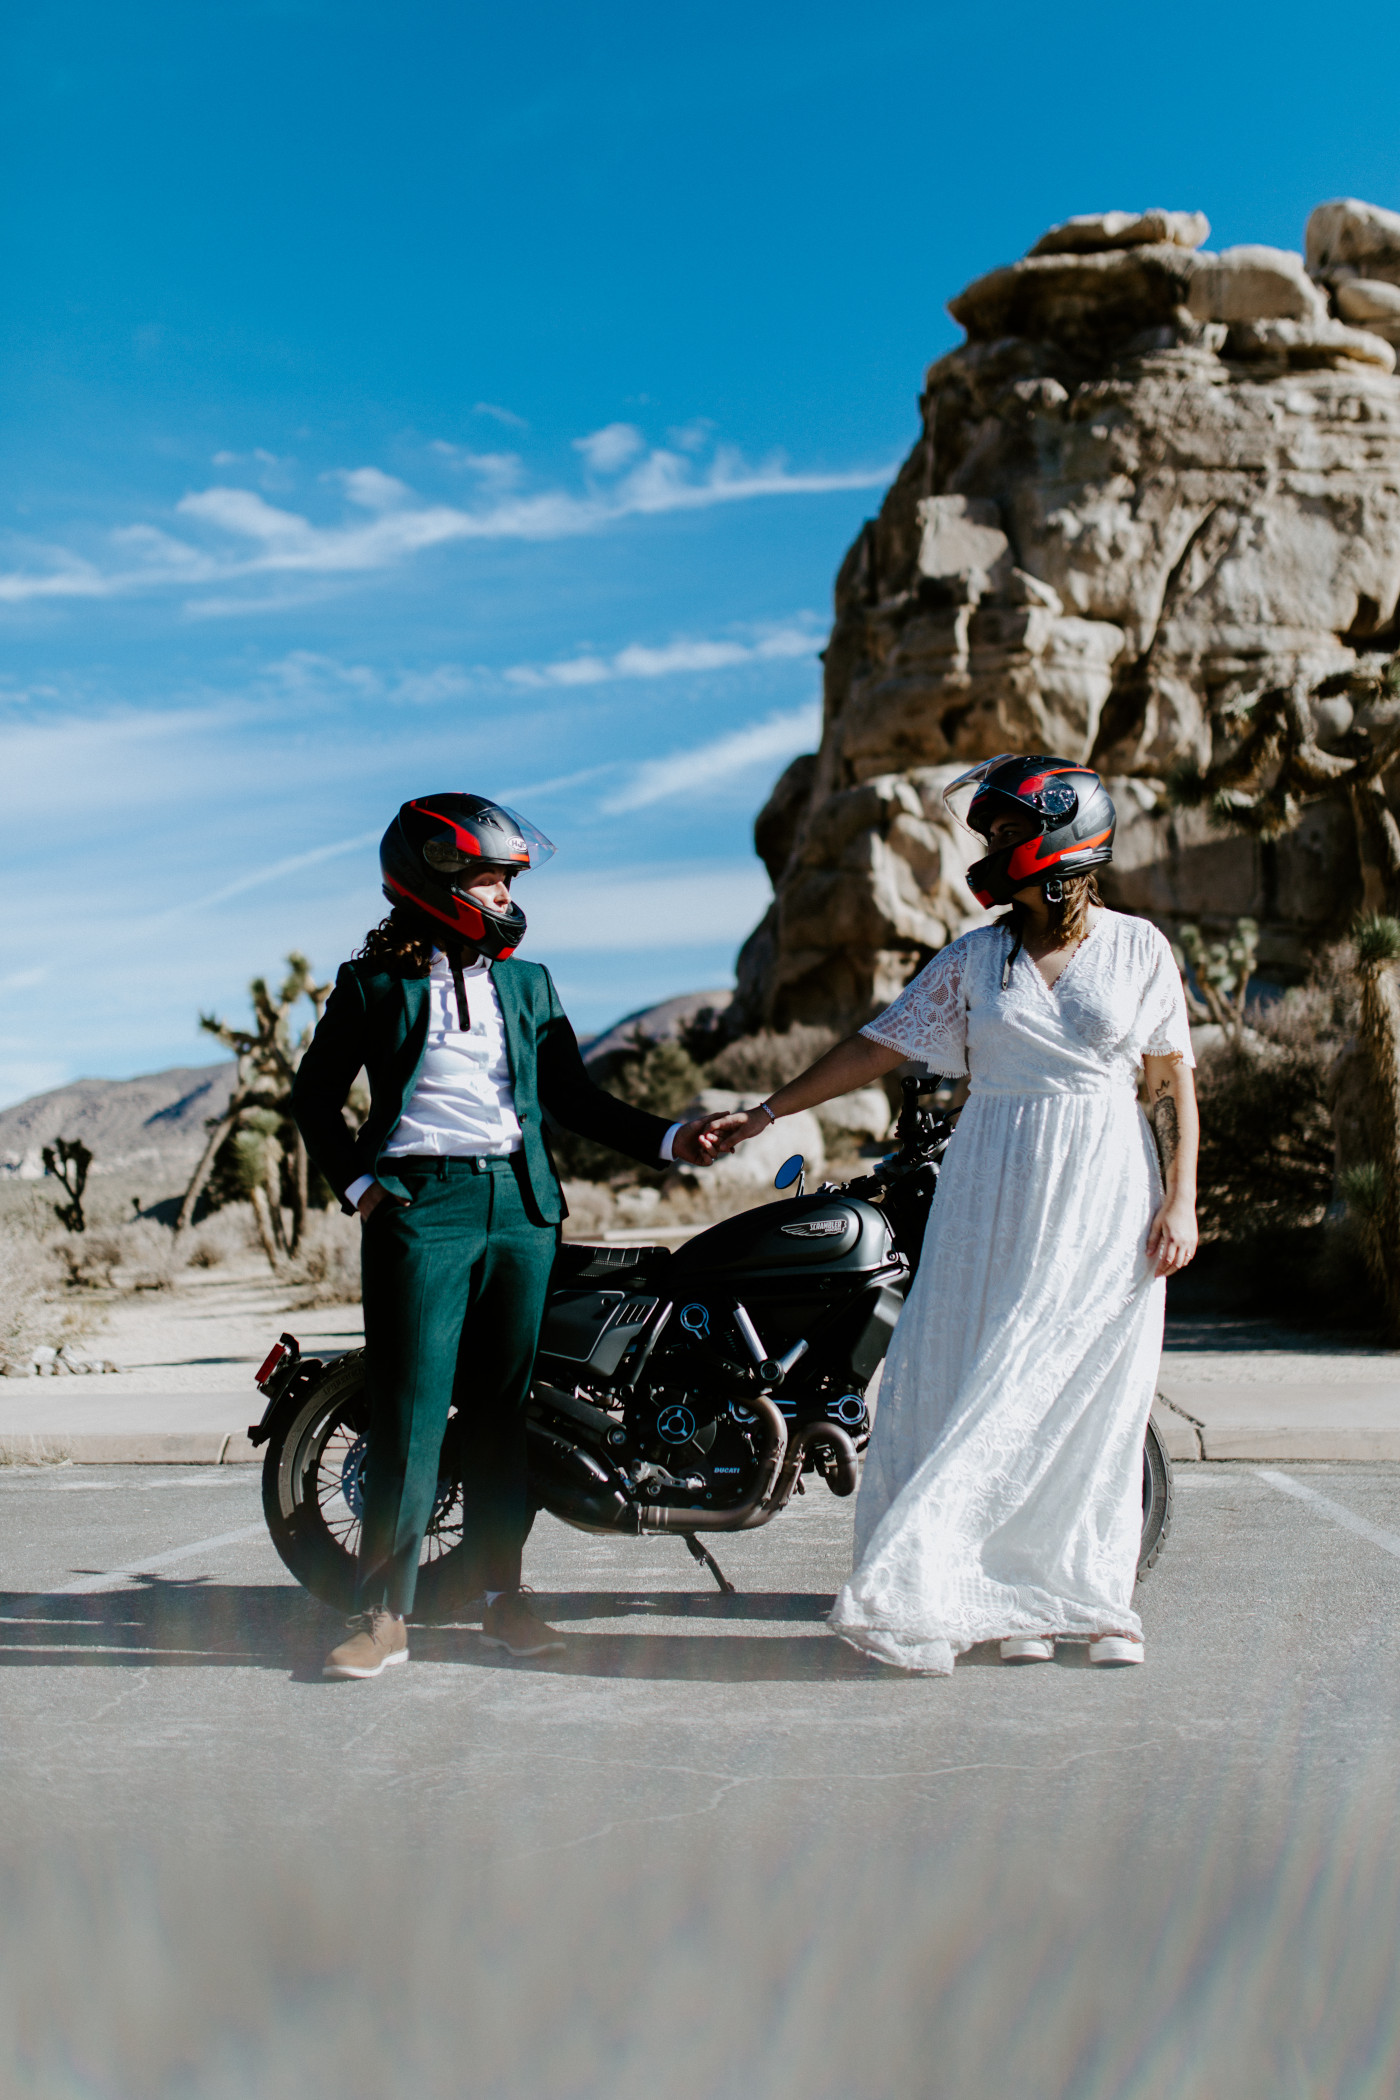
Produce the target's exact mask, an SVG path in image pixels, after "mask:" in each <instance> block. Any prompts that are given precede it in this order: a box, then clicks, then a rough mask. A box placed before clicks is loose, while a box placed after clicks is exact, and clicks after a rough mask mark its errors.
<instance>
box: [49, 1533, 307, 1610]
mask: <svg viewBox="0 0 1400 2100" xmlns="http://www.w3.org/2000/svg"><path fill="white" fill-rule="evenodd" d="M266 1536H267V1533H266V1529H265V1527H264V1526H263V1525H261V1524H245V1525H244V1526H243V1527H242V1529H241V1530H239V1531H221V1532H220V1533H219V1534H218V1536H217V1537H216V1538H212V1539H196V1540H195V1542H194V1544H193V1545H192V1546H172V1547H171V1549H170V1551H169V1552H168V1553H153V1554H151V1556H150V1558H149V1559H147V1560H137V1561H133V1562H132V1563H131V1565H130V1567H127V1568H113V1569H112V1571H111V1573H110V1574H107V1575H80V1576H79V1577H78V1579H77V1581H76V1582H65V1583H63V1584H62V1586H61V1587H60V1588H58V1589H56V1590H48V1591H46V1592H45V1595H46V1596H49V1597H91V1596H93V1595H94V1594H95V1593H96V1592H97V1591H98V1590H114V1589H116V1587H117V1586H118V1584H119V1583H123V1582H134V1581H135V1580H136V1578H137V1576H138V1575H154V1574H155V1573H156V1572H157V1570H159V1569H161V1568H173V1567H174V1566H175V1565H176V1563H177V1562H178V1561H182V1560H197V1559H198V1558H199V1556H200V1554H201V1553H217V1552H218V1550H219V1548H220V1547H221V1546H241V1545H242V1543H243V1541H244V1540H245V1539H256V1538H265V1537H266Z"/></svg>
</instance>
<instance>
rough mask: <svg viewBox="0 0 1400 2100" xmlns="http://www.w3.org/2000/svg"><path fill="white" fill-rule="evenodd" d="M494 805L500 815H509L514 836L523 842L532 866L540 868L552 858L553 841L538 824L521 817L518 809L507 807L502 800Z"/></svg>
mask: <svg viewBox="0 0 1400 2100" xmlns="http://www.w3.org/2000/svg"><path fill="white" fill-rule="evenodd" d="M496 807H497V808H498V809H499V810H500V812H501V815H502V816H503V817H509V818H510V821H511V823H512V824H513V825H514V826H515V830H516V836H517V838H519V839H520V840H521V841H522V842H523V844H524V846H525V849H526V851H527V852H528V854H529V856H530V866H531V867H532V868H542V867H543V866H544V864H545V862H546V861H547V860H550V859H552V858H553V856H554V853H555V850H556V849H555V846H554V842H553V840H552V839H547V838H546V837H545V835H544V833H543V832H542V831H541V830H540V828H539V826H538V824H532V823H531V822H530V819H529V818H528V817H522V816H521V814H520V812H519V810H515V809H508V808H507V807H506V805H505V803H504V802H498V803H497V805H496Z"/></svg>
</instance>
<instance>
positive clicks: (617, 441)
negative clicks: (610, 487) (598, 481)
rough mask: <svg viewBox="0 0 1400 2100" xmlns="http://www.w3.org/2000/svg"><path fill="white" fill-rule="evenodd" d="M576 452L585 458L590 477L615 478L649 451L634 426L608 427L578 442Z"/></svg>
mask: <svg viewBox="0 0 1400 2100" xmlns="http://www.w3.org/2000/svg"><path fill="white" fill-rule="evenodd" d="M574 450H575V452H578V453H581V454H582V457H583V461H584V464H585V465H586V466H587V467H588V469H589V471H590V472H591V473H594V474H616V473H618V472H619V471H620V470H621V469H622V468H623V467H625V466H626V465H627V462H628V461H629V460H631V459H635V458H636V457H637V454H638V453H639V452H645V451H646V439H645V438H644V437H643V436H642V433H641V431H640V430H638V428H637V426H636V424H635V423H609V424H607V425H606V426H605V428H604V429H602V430H594V431H591V432H590V433H589V435H588V436H587V437H581V438H575V439H574Z"/></svg>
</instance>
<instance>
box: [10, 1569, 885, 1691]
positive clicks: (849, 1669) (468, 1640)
mask: <svg viewBox="0 0 1400 2100" xmlns="http://www.w3.org/2000/svg"><path fill="white" fill-rule="evenodd" d="M534 1602H535V1607H536V1609H537V1611H538V1612H539V1614H540V1616H541V1617H542V1618H545V1619H548V1620H550V1621H551V1622H552V1623H553V1624H555V1625H557V1626H559V1627H560V1628H561V1629H563V1630H564V1631H565V1634H566V1638H567V1641H568V1646H567V1648H566V1650H565V1652H564V1653H563V1654H562V1655H558V1654H555V1655H549V1656H543V1657H540V1658H539V1659H538V1660H535V1661H528V1660H519V1661H517V1660H514V1659H512V1658H511V1657H508V1656H506V1655H504V1654H503V1653H502V1651H501V1650H500V1649H498V1648H488V1647H487V1646H486V1645H485V1643H484V1642H483V1640H482V1638H481V1635H480V1633H479V1631H478V1630H477V1628H476V1626H475V1625H473V1624H470V1623H468V1624H463V1625H454V1626H425V1625H417V1624H415V1625H414V1626H413V1627H412V1630H411V1645H412V1652H413V1654H414V1656H415V1657H416V1658H417V1659H418V1660H419V1661H421V1662H433V1663H456V1664H460V1665H463V1666H465V1667H467V1668H472V1669H492V1670H499V1669H503V1668H504V1669H510V1670H533V1671H543V1672H546V1673H548V1674H550V1675H552V1676H563V1677H600V1678H607V1677H615V1678H643V1679H659V1680H668V1679H669V1680H690V1681H698V1682H713V1683H749V1682H760V1681H767V1682H771V1681H774V1680H779V1681H792V1682H798V1681H804V1682H810V1681H811V1680H813V1679H840V1678H852V1677H859V1678H871V1677H879V1678H884V1679H886V1680H888V1681H889V1682H891V1683H895V1682H898V1681H899V1677H900V1674H901V1673H899V1672H897V1671H892V1670H888V1669H886V1668H885V1667H884V1666H883V1665H882V1664H880V1663H877V1662H875V1661H873V1660H872V1659H871V1658H869V1657H866V1656H862V1655H860V1654H858V1653H857V1652H856V1651H855V1650H854V1649H853V1648H850V1647H848V1646H847V1645H846V1643H845V1642H844V1641H840V1640H837V1639H835V1638H834V1637H831V1636H828V1635H827V1634H826V1633H825V1631H824V1630H819V1629H822V1622H823V1621H824V1620H825V1617H826V1614H827V1613H828V1612H829V1611H830V1609H831V1605H832V1599H831V1597H830V1596H817V1595H804V1594H801V1593H795V1592H788V1591H774V1592H769V1593H767V1594H756V1595H753V1594H751V1595H747V1596H737V1597H721V1596H719V1595H708V1594H705V1593H701V1594H699V1595H693V1594H691V1593H689V1592H687V1591H666V1590H655V1591H651V1592H641V1591H625V1592H621V1593H610V1592H607V1591H597V1592H590V1591H585V1592H569V1593H562V1594H555V1595H547V1596H539V1597H537V1598H535V1600H534ZM620 1618H635V1619H636V1620H638V1621H639V1622H641V1623H639V1624H638V1626H637V1629H636V1630H635V1631H631V1630H628V1631H617V1630H614V1629H613V1628H612V1627H609V1628H608V1630H606V1631H599V1632H584V1631H576V1632H570V1631H569V1630H568V1629H569V1628H570V1626H571V1625H575V1626H576V1625H579V1624H580V1622H584V1623H589V1622H594V1621H597V1620H614V1621H615V1620H617V1619H620ZM649 1619H663V1620H667V1621H670V1622H672V1623H673V1622H674V1621H676V1620H677V1619H689V1620H701V1621H704V1622H707V1624H708V1625H716V1626H718V1625H734V1624H736V1623H737V1624H739V1625H748V1624H754V1623H758V1622H761V1623H764V1624H767V1625H774V1624H776V1625H803V1626H810V1627H811V1628H812V1631H811V1632H804V1633H771V1634H770V1633H749V1632H734V1633H723V1632H719V1631H714V1632H709V1631H706V1632H698V1631H697V1632H695V1633H689V1632H681V1633H677V1632H674V1631H671V1630H670V1628H669V1627H668V1629H667V1630H666V1631H665V1632H662V1631H655V1632H652V1631H647V1630H644V1625H645V1622H646V1621H647V1620H649ZM339 1624H340V1621H339V1618H338V1616H337V1615H336V1614H334V1613H332V1612H330V1611H328V1610H326V1609H325V1608H324V1607H323V1606H322V1605H320V1604H318V1603H317V1602H316V1600H315V1599H314V1598H313V1597H311V1596H309V1595H308V1594H307V1592H306V1591H305V1590H301V1589H295V1588H291V1587H288V1586H283V1585H281V1584H277V1585H273V1584H266V1583H259V1584H220V1583H211V1582H200V1581H194V1582H191V1581H174V1580H172V1581H164V1580H162V1579H161V1578H159V1577H158V1576H154V1575H152V1576H145V1577H142V1578H139V1579H138V1580H137V1581H136V1582H135V1583H134V1584H133V1585H132V1586H131V1587H130V1588H124V1589H120V1590H110V1591H102V1592H99V1593H97V1594H95V1595H89V1596H73V1597H63V1596H51V1595H50V1596H36V1595H29V1594H25V1593H22V1592H15V1591H6V1592H0V1668H21V1667H25V1666H27V1667H29V1668H42V1669H53V1668H71V1667H73V1666H74V1665H81V1666H86V1667H88V1668H99V1669H111V1668H114V1667H115V1668H133V1667H135V1668H137V1669H153V1668H175V1669H271V1670H282V1671H287V1672H289V1673H290V1674H291V1675H292V1676H294V1677H296V1678H300V1679H307V1678H311V1677H315V1678H317V1679H319V1676H320V1668H321V1660H322V1657H323V1655H324V1653H325V1650H326V1648H327V1646H328V1645H330V1642H331V1641H332V1640H333V1639H334V1638H335V1636H336V1632H337V1629H338V1626H339Z"/></svg>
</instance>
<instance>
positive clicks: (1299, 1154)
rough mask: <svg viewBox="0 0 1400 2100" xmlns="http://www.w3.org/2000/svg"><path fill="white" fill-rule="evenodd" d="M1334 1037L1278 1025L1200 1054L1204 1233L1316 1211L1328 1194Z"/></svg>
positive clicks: (1299, 1221)
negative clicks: (1329, 1038) (1312, 1034)
mask: <svg viewBox="0 0 1400 2100" xmlns="http://www.w3.org/2000/svg"><path fill="white" fill-rule="evenodd" d="M1281 1003H1286V1002H1281ZM1289 1018H1291V1017H1289ZM1336 1047H1337V1046H1336V1045H1335V1043H1329V1042H1327V1041H1326V1039H1325V1038H1324V1039H1323V1040H1321V1041H1319V1040H1318V1039H1317V1038H1315V1037H1310V1034H1309V1031H1308V1030H1307V1029H1306V1028H1298V1029H1296V1030H1294V1029H1288V1030H1287V1032H1285V1031H1284V1030H1283V1029H1282V1028H1281V1029H1280V1030H1279V1032H1278V1033H1274V1032H1273V1031H1270V1032H1269V1033H1267V1034H1266V1033H1265V1032H1264V1031H1263V1030H1260V1031H1258V1032H1253V1033H1250V1034H1247V1035H1245V1036H1243V1037H1241V1038H1240V1040H1239V1041H1237V1042H1226V1043H1222V1044H1221V1045H1220V1046H1219V1048H1217V1049H1216V1050H1214V1051H1212V1052H1209V1053H1208V1054H1207V1055H1206V1057H1205V1058H1204V1059H1203V1061H1202V1064H1201V1068H1200V1071H1199V1072H1198V1074H1197V1092H1198V1095H1199V1098H1200V1104H1201V1161H1200V1173H1199V1195H1198V1205H1197V1208H1198V1212H1199V1216H1200V1220H1201V1230H1202V1233H1203V1234H1204V1235H1205V1237H1207V1238H1210V1239H1220V1238H1224V1239H1231V1238H1237V1237H1238V1236H1239V1235H1240V1233H1241V1232H1249V1231H1255V1230H1257V1229H1258V1228H1259V1227H1260V1226H1261V1225H1264V1224H1270V1225H1308V1224H1314V1223H1316V1221H1317V1220H1318V1219H1319V1218H1320V1217H1321V1216H1322V1213H1323V1212H1324V1210H1325V1209H1326V1208H1327V1205H1328V1204H1329V1202H1330V1201H1331V1199H1332V1178H1333V1142H1332V1119H1331V1114H1330V1110H1329V1100H1330V1094H1331V1086H1330V1072H1331V1066H1332V1062H1333V1059H1334V1057H1335V1055H1336Z"/></svg>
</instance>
